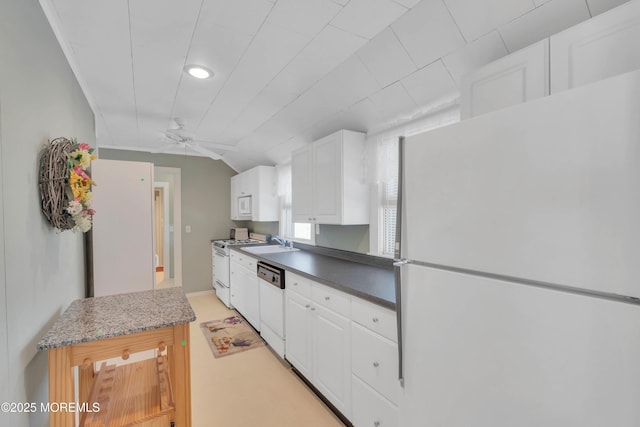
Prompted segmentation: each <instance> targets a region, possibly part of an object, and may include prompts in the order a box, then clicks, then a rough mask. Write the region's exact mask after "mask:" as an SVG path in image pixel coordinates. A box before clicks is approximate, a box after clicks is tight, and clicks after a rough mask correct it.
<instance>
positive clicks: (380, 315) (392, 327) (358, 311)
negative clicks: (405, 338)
mask: <svg viewBox="0 0 640 427" xmlns="http://www.w3.org/2000/svg"><path fill="white" fill-rule="evenodd" d="M351 319H352V320H354V321H355V322H358V323H359V324H361V325H362V326H364V327H365V328H368V329H371V330H372V331H374V332H377V333H379V334H380V335H382V336H383V337H385V338H389V339H390V340H391V341H394V342H398V339H397V337H398V327H397V319H396V312H395V311H392V310H389V309H386V308H384V307H380V306H379V305H375V304H372V303H370V302H367V301H364V300H361V299H359V298H352V301H351Z"/></svg>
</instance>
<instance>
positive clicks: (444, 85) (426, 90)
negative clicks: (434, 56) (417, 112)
mask: <svg viewBox="0 0 640 427" xmlns="http://www.w3.org/2000/svg"><path fill="white" fill-rule="evenodd" d="M402 85H403V86H404V87H405V89H407V93H408V94H409V96H411V98H413V100H414V101H415V102H416V104H417V105H418V106H419V107H426V106H431V105H437V104H440V103H442V102H444V101H445V100H447V101H448V100H450V99H452V98H456V97H457V96H458V94H459V92H458V88H457V87H456V84H455V83H454V81H453V78H452V77H451V74H449V72H448V71H447V69H446V68H445V66H444V64H443V63H442V61H436V62H434V63H433V64H430V65H427V66H426V67H424V68H422V69H420V70H418V71H416V72H415V73H413V74H411V75H410V76H407V77H405V78H404V79H402Z"/></svg>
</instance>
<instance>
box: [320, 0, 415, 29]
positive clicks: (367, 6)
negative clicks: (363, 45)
mask: <svg viewBox="0 0 640 427" xmlns="http://www.w3.org/2000/svg"><path fill="white" fill-rule="evenodd" d="M406 11H407V8H406V7H404V6H401V5H399V4H398V3H394V2H393V1H391V0H351V1H350V2H349V4H348V5H346V6H345V8H344V9H343V10H342V12H340V13H339V14H338V15H337V16H336V17H335V18H334V19H333V20H332V21H331V25H333V26H334V27H338V28H341V29H343V30H345V31H349V32H350V33H353V34H357V35H359V36H361V37H365V38H367V39H371V38H373V37H375V36H376V34H378V33H379V32H380V31H382V30H384V29H385V28H386V27H388V26H389V25H390V24H391V23H392V22H393V21H395V20H396V19H398V18H399V17H400V16H401V15H402V14H404V13H405V12H406Z"/></svg>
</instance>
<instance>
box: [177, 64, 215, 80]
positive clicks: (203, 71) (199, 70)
mask: <svg viewBox="0 0 640 427" xmlns="http://www.w3.org/2000/svg"><path fill="white" fill-rule="evenodd" d="M184 71H185V72H186V73H187V74H189V75H190V76H192V77H195V78H196V79H208V78H210V77H211V76H213V71H211V70H210V69H208V68H207V67H204V66H202V65H187V66H186V67H184Z"/></svg>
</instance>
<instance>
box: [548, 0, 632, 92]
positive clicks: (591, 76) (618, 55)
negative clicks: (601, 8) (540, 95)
mask: <svg viewBox="0 0 640 427" xmlns="http://www.w3.org/2000/svg"><path fill="white" fill-rule="evenodd" d="M638 40H640V1H630V2H628V3H625V4H623V5H621V6H618V7H616V8H615V9H611V10H609V11H608V12H605V13H603V14H602V15H598V16H596V17H595V18H592V19H590V20H588V21H585V22H583V23H581V24H579V25H576V26H574V27H571V28H569V29H568V30H565V31H563V32H561V33H558V34H556V35H554V36H552V37H551V93H556V92H560V91H563V90H566V89H572V88H574V87H578V86H581V85H584V84H587V83H592V82H595V81H598V80H602V79H606V78H608V77H613V76H615V75H618V74H622V73H626V72H629V71H633V70H637V69H638V68H640V48H638Z"/></svg>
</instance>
